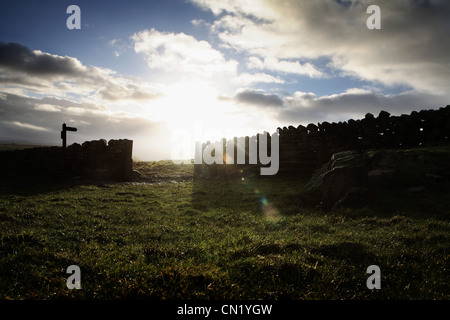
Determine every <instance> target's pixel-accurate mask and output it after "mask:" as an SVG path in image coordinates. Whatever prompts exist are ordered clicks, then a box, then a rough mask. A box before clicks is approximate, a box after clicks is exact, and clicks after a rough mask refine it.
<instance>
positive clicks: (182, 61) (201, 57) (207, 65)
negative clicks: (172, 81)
mask: <svg viewBox="0 0 450 320" xmlns="http://www.w3.org/2000/svg"><path fill="white" fill-rule="evenodd" d="M132 39H133V41H134V50H135V51H136V52H137V53H142V54H143V55H144V56H145V58H146V59H147V64H148V66H149V67H150V68H151V69H161V70H166V71H176V72H184V73H186V74H192V75H198V76H202V77H212V76H213V75H215V74H231V75H234V74H236V72H237V65H238V63H237V61H235V60H226V59H225V57H224V56H223V54H222V53H221V52H220V51H218V50H216V49H214V48H213V47H212V46H211V45H210V44H209V43H208V42H207V41H203V40H200V41H199V40H197V39H195V38H194V37H193V36H190V35H186V34H184V33H169V32H159V31H157V30H155V29H151V30H144V31H141V32H138V33H136V34H134V35H133V36H132Z"/></svg>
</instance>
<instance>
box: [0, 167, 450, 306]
mask: <svg viewBox="0 0 450 320" xmlns="http://www.w3.org/2000/svg"><path fill="white" fill-rule="evenodd" d="M135 167H136V168H137V169H138V170H139V171H140V172H141V174H143V176H144V178H146V179H147V180H148V181H151V182H159V183H147V184H145V183H140V184H99V185H66V186H28V187H26V188H20V189H19V188H12V187H11V188H4V189H3V190H2V192H1V195H0V235H1V239H0V298H1V299H65V298H67V299H73V298H76V299H449V298H450V290H449V288H450V286H449V273H448V270H449V243H450V241H449V240H450V239H449V238H450V233H449V231H450V223H449V220H448V218H447V217H448V215H447V213H448V209H447V208H448V207H445V206H437V209H436V210H437V211H435V212H430V211H426V210H425V211H424V210H423V208H421V207H420V206H419V207H417V206H415V207H407V209H404V208H403V207H402V206H401V205H399V204H400V201H404V199H400V200H397V202H396V204H397V206H391V210H390V211H389V212H384V211H383V206H379V207H373V208H372V207H371V208H362V209H357V210H356V209H353V210H349V209H339V210H334V211H328V212H322V211H319V210H318V209H315V207H314V206H312V203H313V202H314V201H312V199H313V198H314V197H316V195H314V194H311V193H306V192H305V191H303V190H302V186H303V185H304V183H305V182H304V181H297V180H294V179H283V178H281V177H280V178H275V179H273V178H272V179H269V178H252V179H243V180H242V179H238V180H222V181H214V180H207V181H202V182H198V181H193V180H192V179H189V176H190V177H191V176H192V171H193V165H179V166H175V165H173V164H172V163H170V162H164V161H160V162H149V163H143V162H141V163H139V164H136V166H135ZM155 174H158V177H155ZM176 178H179V179H176ZM162 181H165V182H162ZM175 181H179V182H175ZM161 182H162V183H161ZM392 201H396V200H395V199H393V200H392ZM438 211H439V212H438ZM72 264H75V265H78V266H79V267H80V268H81V286H82V289H81V290H69V289H67V287H66V279H67V278H68V276H69V275H68V274H66V268H67V267H68V266H69V265H72ZM373 264H375V265H378V266H379V267H380V269H381V286H382V288H381V289H380V290H369V289H368V288H367V287H366V280H367V278H368V276H369V274H367V273H366V269H367V267H368V266H369V265H373Z"/></svg>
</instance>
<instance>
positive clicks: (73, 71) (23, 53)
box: [0, 43, 162, 101]
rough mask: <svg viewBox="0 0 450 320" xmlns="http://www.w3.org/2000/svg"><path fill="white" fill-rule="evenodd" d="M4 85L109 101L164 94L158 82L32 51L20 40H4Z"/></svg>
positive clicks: (0, 80)
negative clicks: (150, 81) (18, 41)
mask: <svg viewBox="0 0 450 320" xmlns="http://www.w3.org/2000/svg"><path fill="white" fill-rule="evenodd" d="M0 84H1V85H2V86H3V90H8V91H9V92H12V91H14V88H20V89H21V90H22V91H24V90H28V91H31V92H35V93H40V94H44V95H55V96H62V97H67V95H68V94H78V95H81V96H85V97H91V98H92V99H100V100H106V101H118V100H152V99H157V98H159V97H160V96H161V95H162V92H161V90H160V88H158V86H157V85H153V84H149V83H145V82H143V81H141V80H139V79H136V78H130V77H124V76H120V75H117V74H116V73H115V72H114V71H113V70H110V69H105V68H98V67H95V66H85V65H83V64H82V63H81V62H80V61H79V60H78V59H76V58H73V57H67V56H65V57H62V56H58V55H53V54H49V53H44V52H41V51H39V50H35V51H32V50H30V49H29V48H28V47H26V46H23V45H21V44H18V43H8V44H4V43H0ZM7 87H8V88H7ZM11 88H12V89H13V90H11Z"/></svg>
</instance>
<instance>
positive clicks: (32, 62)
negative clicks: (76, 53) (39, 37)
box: [0, 43, 87, 76]
mask: <svg viewBox="0 0 450 320" xmlns="http://www.w3.org/2000/svg"><path fill="white" fill-rule="evenodd" d="M0 67H4V68H6V69H9V70H13V71H22V72H25V73H27V74H30V75H65V76H77V75H79V74H81V73H83V72H85V71H86V69H87V68H86V67H85V66H83V65H82V64H81V62H80V61H79V60H78V59H76V58H72V57H61V56H57V55H51V54H48V53H44V52H42V51H39V50H35V51H31V50H30V49H29V48H27V47H25V46H23V45H21V44H19V43H8V44H4V43H0Z"/></svg>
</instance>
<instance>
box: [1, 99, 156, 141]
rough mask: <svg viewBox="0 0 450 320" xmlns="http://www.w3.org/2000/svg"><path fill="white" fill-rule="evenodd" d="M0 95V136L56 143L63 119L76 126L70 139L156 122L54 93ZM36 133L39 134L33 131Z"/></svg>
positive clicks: (125, 133)
mask: <svg viewBox="0 0 450 320" xmlns="http://www.w3.org/2000/svg"><path fill="white" fill-rule="evenodd" d="M2 97H3V98H2V99H0V118H1V121H0V123H1V125H0V138H1V139H2V140H14V141H29V142H34V143H44V144H48V143H55V144H59V141H60V139H59V138H60V137H59V131H60V130H61V125H62V124H63V123H68V124H69V123H70V124H72V125H74V126H76V127H78V128H79V130H78V132H77V133H76V134H74V135H73V137H72V139H73V140H76V141H80V142H83V141H84V140H83V139H86V138H87V139H89V140H91V139H95V138H93V137H96V139H99V138H107V137H112V136H117V135H118V136H119V137H121V138H123V137H130V136H134V135H136V134H138V133H140V132H144V131H148V130H151V129H152V128H154V127H155V126H157V125H158V124H157V123H155V122H152V121H150V120H149V119H146V118H145V117H138V116H136V115H133V114H130V113H124V112H112V111H111V110H109V109H107V108H105V107H104V106H101V105H95V104H88V103H78V102H73V101H69V100H65V99H58V98H54V97H45V98H33V97H26V96H20V95H15V94H11V93H3V94H2ZM36 133H39V134H36Z"/></svg>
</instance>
